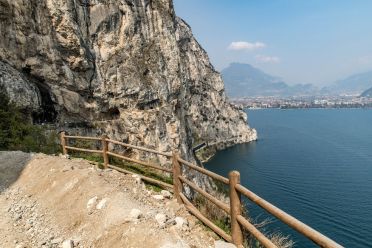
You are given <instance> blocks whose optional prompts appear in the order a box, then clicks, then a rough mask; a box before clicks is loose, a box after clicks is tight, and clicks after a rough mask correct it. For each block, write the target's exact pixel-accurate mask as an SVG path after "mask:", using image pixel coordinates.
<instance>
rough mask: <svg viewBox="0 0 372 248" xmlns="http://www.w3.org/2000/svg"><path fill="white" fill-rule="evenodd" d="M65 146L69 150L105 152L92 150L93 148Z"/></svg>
mask: <svg viewBox="0 0 372 248" xmlns="http://www.w3.org/2000/svg"><path fill="white" fill-rule="evenodd" d="M65 148H66V149H68V150H73V151H80V152H91V153H103V151H102V150H91V149H84V148H78V147H73V146H65Z"/></svg>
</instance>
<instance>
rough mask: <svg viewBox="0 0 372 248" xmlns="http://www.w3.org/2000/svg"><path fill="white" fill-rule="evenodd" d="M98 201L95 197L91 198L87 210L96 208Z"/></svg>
mask: <svg viewBox="0 0 372 248" xmlns="http://www.w3.org/2000/svg"><path fill="white" fill-rule="evenodd" d="M97 200H98V197H97V196H95V197H93V198H90V199H89V201H88V203H87V209H92V208H93V207H94V205H96V203H97Z"/></svg>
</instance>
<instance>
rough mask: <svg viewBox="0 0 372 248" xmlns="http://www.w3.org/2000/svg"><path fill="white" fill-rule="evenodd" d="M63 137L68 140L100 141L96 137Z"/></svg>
mask: <svg viewBox="0 0 372 248" xmlns="http://www.w3.org/2000/svg"><path fill="white" fill-rule="evenodd" d="M64 137H65V138H68V139H83V140H101V138H97V137H84V136H71V135H65V136H64Z"/></svg>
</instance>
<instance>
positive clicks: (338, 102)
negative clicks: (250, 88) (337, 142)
mask: <svg viewBox="0 0 372 248" xmlns="http://www.w3.org/2000/svg"><path fill="white" fill-rule="evenodd" d="M231 102H232V103H233V104H235V105H237V106H238V107H239V108H248V109H263V108H280V109H296V108H372V98H369V97H360V96H293V97H268V96H257V97H244V98H235V99H231Z"/></svg>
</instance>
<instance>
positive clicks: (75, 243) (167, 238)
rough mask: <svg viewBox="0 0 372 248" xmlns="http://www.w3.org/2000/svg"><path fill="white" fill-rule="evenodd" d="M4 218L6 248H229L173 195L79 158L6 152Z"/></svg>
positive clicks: (0, 201) (1, 170) (0, 203)
mask: <svg viewBox="0 0 372 248" xmlns="http://www.w3.org/2000/svg"><path fill="white" fill-rule="evenodd" d="M0 216H1V218H0V248H8V247H17V248H21V247H63V248H71V247H128V248H129V247H133V248H134V247H161V248H172V247H175V248H178V247H179V248H181V247H182V248H183V247H190V248H192V247H230V244H227V243H224V242H222V241H216V240H218V237H216V236H215V234H213V233H211V232H209V231H208V230H207V229H206V228H205V227H204V226H203V225H201V224H200V223H199V222H198V221H197V219H196V218H194V217H193V216H191V215H190V214H189V213H188V212H187V211H186V210H185V208H184V207H183V206H182V205H179V204H177V202H176V201H175V199H173V198H172V195H171V194H170V193H169V192H168V191H162V192H154V191H152V190H149V189H148V188H146V186H145V185H144V184H143V183H142V182H141V180H140V179H139V178H137V177H134V176H132V175H125V174H121V173H119V172H117V171H114V170H105V171H102V170H100V169H97V168H95V166H94V165H92V164H90V163H89V162H87V161H84V160H81V159H68V158H64V157H57V156H47V155H43V154H34V155H29V154H24V153H21V152H0ZM231 246H232V245H231ZM232 247H234V246H232Z"/></svg>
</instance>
